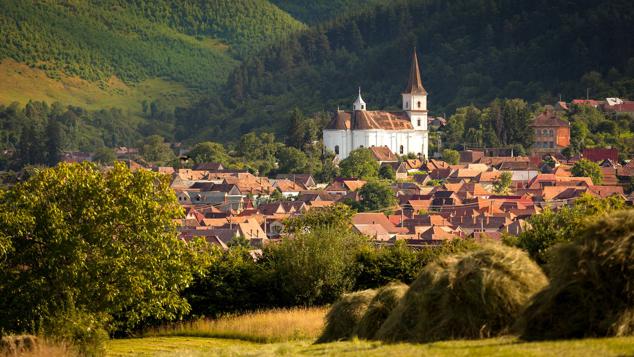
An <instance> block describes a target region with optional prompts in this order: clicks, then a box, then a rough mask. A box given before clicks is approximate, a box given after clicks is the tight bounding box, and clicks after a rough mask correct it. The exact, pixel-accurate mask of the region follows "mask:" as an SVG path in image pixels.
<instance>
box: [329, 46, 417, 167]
mask: <svg viewBox="0 0 634 357" xmlns="http://www.w3.org/2000/svg"><path fill="white" fill-rule="evenodd" d="M401 96H402V111H399V112H386V111H370V110H367V105H366V103H365V102H364V101H363V98H362V97H361V90H359V95H358V97H357V99H356V100H355V102H354V103H353V105H352V110H351V111H343V110H337V112H336V113H335V115H334V117H333V119H332V120H331V122H330V123H329V124H328V126H326V128H325V129H324V131H323V132H324V146H325V147H326V148H327V149H329V150H331V151H333V152H334V153H335V154H337V155H338V157H339V158H340V159H345V158H346V157H348V155H349V154H350V152H351V151H352V150H355V149H358V148H361V147H365V148H369V147H373V146H385V147H388V148H389V149H390V150H391V151H392V152H393V153H395V154H398V155H406V154H409V153H413V154H415V155H418V156H419V157H421V158H423V159H426V158H427V157H428V156H427V155H428V154H427V153H428V148H429V144H428V140H429V137H428V131H427V91H426V90H425V88H424V87H423V83H422V80H421V76H420V69H419V67H418V57H417V55H416V51H415V50H414V54H413V58H412V65H411V68H410V74H409V81H408V83H407V87H406V88H405V91H403V93H401Z"/></svg>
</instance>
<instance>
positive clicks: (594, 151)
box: [581, 148, 619, 162]
mask: <svg viewBox="0 0 634 357" xmlns="http://www.w3.org/2000/svg"><path fill="white" fill-rule="evenodd" d="M581 157H583V158H584V159H586V160H590V161H594V162H601V161H604V160H612V161H613V162H618V161H619V151H618V150H617V149H611V148H588V149H583V152H582V153H581Z"/></svg>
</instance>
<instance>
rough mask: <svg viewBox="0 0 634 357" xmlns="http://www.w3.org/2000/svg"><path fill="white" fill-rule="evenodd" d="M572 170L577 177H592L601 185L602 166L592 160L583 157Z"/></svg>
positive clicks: (593, 180) (595, 182)
mask: <svg viewBox="0 0 634 357" xmlns="http://www.w3.org/2000/svg"><path fill="white" fill-rule="evenodd" d="M570 171H571V172H572V175H573V176H575V177H590V178H591V179H592V183H593V184H595V185H600V184H601V182H603V173H602V172H601V167H600V166H599V165H598V164H596V163H594V162H592V161H590V160H587V159H581V160H579V161H577V162H576V163H575V164H574V165H573V166H572V170H570Z"/></svg>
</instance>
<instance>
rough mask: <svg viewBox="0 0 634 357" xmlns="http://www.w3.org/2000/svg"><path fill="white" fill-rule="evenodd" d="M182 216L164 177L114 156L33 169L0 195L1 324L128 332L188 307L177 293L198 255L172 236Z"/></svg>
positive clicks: (196, 264) (19, 328) (12, 327)
mask: <svg viewBox="0 0 634 357" xmlns="http://www.w3.org/2000/svg"><path fill="white" fill-rule="evenodd" d="M180 217H182V209H181V207H180V205H179V204H178V202H177V201H176V196H175V195H174V193H173V191H172V190H171V189H170V188H169V182H168V180H167V178H166V177H163V176H162V175H159V174H156V173H153V172H150V171H137V172H134V173H133V172H130V171H129V170H128V169H127V168H126V167H125V165H123V164H121V163H118V164H115V166H114V168H112V169H110V170H108V171H100V170H99V169H97V168H96V167H95V166H93V165H91V164H82V165H79V164H72V165H71V164H60V165H59V166H57V167H56V168H54V169H44V170H39V171H36V172H35V173H34V174H33V176H31V177H30V178H29V179H28V180H27V181H26V182H23V183H19V184H17V185H15V186H13V187H12V188H10V189H9V190H8V191H6V192H5V193H4V194H2V196H1V197H0V237H2V239H0V241H3V240H7V239H8V240H9V241H10V245H9V250H8V252H6V254H5V255H4V257H3V259H2V262H1V263H0V264H1V265H2V269H0V296H2V297H3V299H0V329H3V330H4V331H40V330H43V331H44V332H45V333H46V332H49V331H51V332H55V331H57V330H56V329H57V327H56V326H58V325H56V324H55V323H56V321H60V322H61V321H62V320H63V321H66V322H64V323H63V325H64V326H66V327H67V328H68V330H66V331H70V332H71V333H72V334H74V332H72V327H71V326H72V324H73V323H76V324H78V326H83V327H84V328H85V327H91V326H92V327H95V326H103V327H105V328H107V329H108V330H109V331H129V330H130V329H132V328H135V327H138V326H139V325H140V324H142V323H144V321H146V320H148V319H156V320H161V319H166V320H171V319H175V318H177V317H179V316H182V315H183V314H185V313H187V312H188V311H189V304H188V303H187V301H186V300H185V299H184V298H182V297H181V296H180V292H181V290H183V289H184V288H185V287H186V286H187V285H188V284H189V283H190V282H191V280H192V278H193V274H194V273H196V272H197V271H198V270H199V269H200V267H201V266H203V265H204V261H203V260H201V258H203V257H204V255H199V254H198V252H199V246H198V244H197V243H195V242H192V243H190V244H189V245H185V243H184V242H182V241H181V240H179V239H178V238H177V232H176V226H175V223H174V220H175V219H176V218H180ZM75 318H77V319H78V320H75V321H73V322H72V323H71V322H70V321H71V320H73V319H75ZM64 319H66V320H64ZM84 322H90V324H88V325H87V324H84ZM79 324H81V325H79ZM58 327H59V326H58ZM62 327H63V326H62ZM95 328H96V329H97V331H95V332H98V328H97V327H95ZM84 331H87V330H85V329H84ZM67 337H68V336H67Z"/></svg>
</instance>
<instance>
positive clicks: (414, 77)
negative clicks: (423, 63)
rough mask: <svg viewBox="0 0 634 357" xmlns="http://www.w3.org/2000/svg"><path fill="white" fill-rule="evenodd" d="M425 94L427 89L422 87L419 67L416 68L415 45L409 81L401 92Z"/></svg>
mask: <svg viewBox="0 0 634 357" xmlns="http://www.w3.org/2000/svg"><path fill="white" fill-rule="evenodd" d="M405 93H407V94H422V95H425V94H427V91H426V90H425V88H424V87H423V81H422V80H421V78H420V68H418V56H417V55H416V47H414V53H413V55H412V65H411V66H410V70H409V81H408V82H407V88H405V91H404V92H403V94H405Z"/></svg>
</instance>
